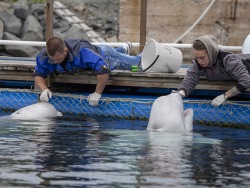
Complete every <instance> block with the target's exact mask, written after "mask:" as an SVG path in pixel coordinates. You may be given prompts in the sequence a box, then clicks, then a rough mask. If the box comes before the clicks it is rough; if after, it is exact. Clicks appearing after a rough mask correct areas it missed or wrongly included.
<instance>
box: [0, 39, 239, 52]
mask: <svg viewBox="0 0 250 188" xmlns="http://www.w3.org/2000/svg"><path fill="white" fill-rule="evenodd" d="M92 44H95V45H98V44H104V45H109V46H112V47H119V46H126V45H128V44H127V43H126V42H116V43H108V42H93V43H92ZM163 44H164V45H168V46H172V47H175V48H181V49H191V48H192V44H175V43H163ZM0 45H23V46H43V47H45V45H46V42H35V41H20V40H0ZM132 46H133V48H138V47H139V46H140V44H139V43H132ZM219 47H220V49H222V50H229V51H230V50H231V51H241V50H242V46H222V45H219Z"/></svg>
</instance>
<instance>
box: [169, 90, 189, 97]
mask: <svg viewBox="0 0 250 188" xmlns="http://www.w3.org/2000/svg"><path fill="white" fill-rule="evenodd" d="M172 93H179V94H180V96H181V97H182V98H183V97H185V96H186V92H185V91H184V90H183V89H181V90H179V91H176V90H172Z"/></svg>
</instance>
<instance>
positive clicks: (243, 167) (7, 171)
mask: <svg viewBox="0 0 250 188" xmlns="http://www.w3.org/2000/svg"><path fill="white" fill-rule="evenodd" d="M7 115H9V113H4V112H2V113H1V117H0V120H1V121H0V187H39V188H40V187H107V188H110V187H153V188H155V187H170V186H171V187H249V186H250V130H243V129H231V128H222V127H213V126H205V125H194V131H193V133H166V132H148V131H146V130H145V129H146V126H147V121H129V120H120V119H105V118H104V119H94V118H88V117H82V118H74V117H69V118H67V117H63V118H59V119H54V120H44V121H20V120H13V119H10V118H9V117H8V116H7Z"/></svg>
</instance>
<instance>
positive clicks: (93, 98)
mask: <svg viewBox="0 0 250 188" xmlns="http://www.w3.org/2000/svg"><path fill="white" fill-rule="evenodd" d="M101 96H102V95H101V94H99V93H96V92H94V93H92V94H90V95H89V97H88V99H87V100H88V102H89V104H90V105H91V106H97V105H98V102H99V100H100V98H101Z"/></svg>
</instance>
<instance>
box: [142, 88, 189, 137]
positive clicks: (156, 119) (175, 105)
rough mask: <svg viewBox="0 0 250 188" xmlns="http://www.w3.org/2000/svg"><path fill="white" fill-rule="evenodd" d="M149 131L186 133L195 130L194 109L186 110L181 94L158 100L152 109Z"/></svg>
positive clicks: (172, 94)
mask: <svg viewBox="0 0 250 188" xmlns="http://www.w3.org/2000/svg"><path fill="white" fill-rule="evenodd" d="M147 130H155V131H166V132H180V131H182V132H185V131H192V130H193V109H192V108H188V109H186V110H184V106H183V100H182V97H181V95H180V94H179V93H171V94H169V95H166V96H161V97H159V98H157V99H156V100H155V101H154V103H153V105H152V108H151V112H150V117H149V123H148V126H147Z"/></svg>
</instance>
